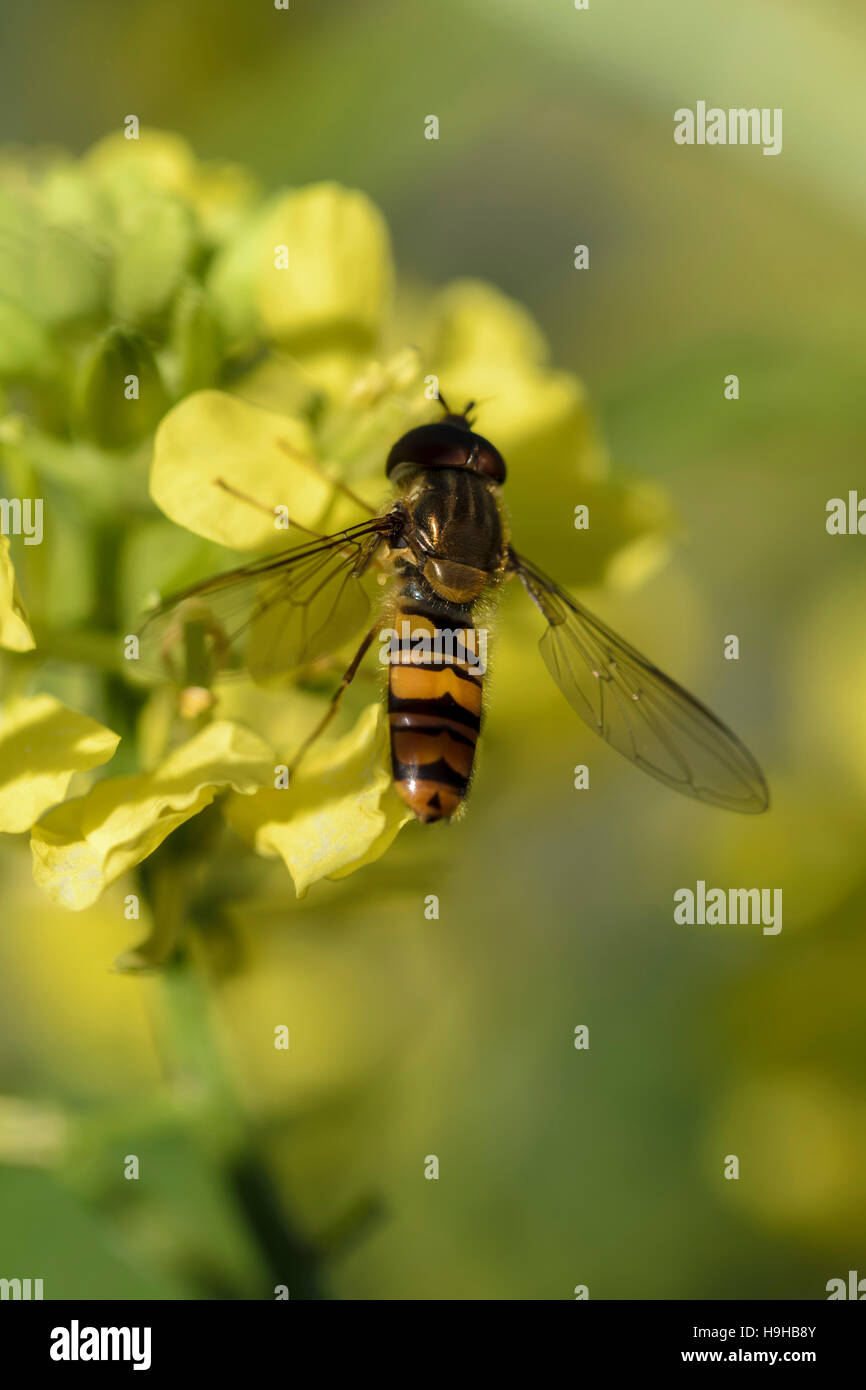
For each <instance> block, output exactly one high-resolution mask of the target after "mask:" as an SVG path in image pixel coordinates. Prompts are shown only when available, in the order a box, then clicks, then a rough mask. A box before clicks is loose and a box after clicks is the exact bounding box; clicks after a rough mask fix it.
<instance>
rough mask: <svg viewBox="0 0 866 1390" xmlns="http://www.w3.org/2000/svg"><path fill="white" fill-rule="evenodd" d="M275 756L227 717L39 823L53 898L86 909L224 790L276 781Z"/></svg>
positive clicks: (38, 871) (40, 853)
mask: <svg viewBox="0 0 866 1390" xmlns="http://www.w3.org/2000/svg"><path fill="white" fill-rule="evenodd" d="M273 768H274V756H273V753H272V751H271V749H270V748H269V747H268V745H267V744H266V743H264V742H263V741H262V740H261V739H260V738H259V737H258V736H257V735H256V734H254V733H251V732H250V731H249V730H248V729H244V728H242V727H241V726H240V725H239V724H232V723H229V722H228V721H220V722H218V723H215V724H211V725H209V726H208V727H207V728H206V729H203V730H202V732H201V733H200V734H197V735H196V737H195V738H192V739H190V741H189V742H188V743H186V744H184V745H183V746H182V747H181V748H177V749H175V750H174V751H173V752H172V753H170V754H169V756H168V757H167V758H166V759H165V761H164V762H163V763H162V764H161V765H160V766H159V767H158V768H157V769H156V771H155V772H152V773H140V774H137V775H135V776H131V777H117V778H112V779H109V780H106V781H104V782H99V783H97V785H96V786H95V787H93V788H92V789H91V790H90V791H89V792H88V793H87V795H86V796H81V797H77V798H75V799H74V800H72V801H67V802H65V803H64V804H63V805H62V806H58V807H57V808H56V809H55V810H54V811H51V812H49V813H48V815H47V816H44V817H43V819H42V820H41V821H40V822H39V824H38V825H36V826H34V828H33V835H32V841H31V843H32V849H33V876H34V878H35V879H36V882H37V883H38V884H39V886H40V887H41V888H43V889H44V890H45V892H46V893H47V894H48V896H49V898H51V899H52V901H54V902H56V903H59V904H60V905H61V906H62V907H68V908H72V909H73V910H74V911H78V910H80V909H81V908H84V907H89V906H90V904H91V903H93V902H95V901H96V899H97V898H98V897H99V895H100V893H101V892H102V890H103V888H105V887H106V885H107V884H109V883H113V882H114V880H115V879H116V878H119V877H120V875H121V874H122V873H125V872H126V871H127V870H128V869H131V868H133V867H134V866H135V865H136V864H140V863H141V861H142V859H146V858H147V856H148V855H149V854H152V853H153V851H154V850H155V849H157V848H158V847H159V845H161V844H162V842H163V840H164V839H165V838H166V836H168V835H169V834H170V833H171V832H172V831H173V830H175V829H176V828H177V827H178V826H179V825H182V824H183V822H184V821H187V820H189V819H190V818H191V817H192V816H194V815H196V814H197V813H198V812H199V811H201V810H203V809H204V807H205V806H208V805H209V804H210V803H211V802H212V801H213V799H214V797H215V796H216V794H217V792H219V791H221V790H222V789H223V788H226V787H231V788H232V789H233V790H234V791H235V792H238V793H240V794H242V795H246V796H248V795H250V793H252V792H254V791H256V790H257V789H258V788H259V787H260V786H261V785H262V783H263V782H266V781H267V782H272V779H273Z"/></svg>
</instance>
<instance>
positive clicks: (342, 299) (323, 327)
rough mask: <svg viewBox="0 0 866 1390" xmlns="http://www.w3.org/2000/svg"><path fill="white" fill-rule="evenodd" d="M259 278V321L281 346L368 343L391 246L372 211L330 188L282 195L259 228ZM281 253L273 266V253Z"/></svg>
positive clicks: (387, 284)
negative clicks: (284, 262)
mask: <svg viewBox="0 0 866 1390" xmlns="http://www.w3.org/2000/svg"><path fill="white" fill-rule="evenodd" d="M264 237H265V245H266V247H267V251H268V253H269V254H268V257H267V259H264V258H263V261H262V265H263V270H262V273H261V278H260V281H259V305H260V311H261V316H262V320H263V322H264V323H265V325H266V326H267V328H268V329H269V330H270V331H271V333H273V335H274V336H275V337H276V338H278V339H279V340H280V341H281V342H293V343H295V344H296V345H300V346H303V341H304V340H305V339H307V340H314V341H313V342H312V346H314V347H327V346H328V339H329V337H330V338H331V340H332V343H333V345H334V346H336V345H337V342H338V341H339V340H342V341H344V342H349V343H352V342H354V341H360V342H364V341H366V342H369V341H370V340H371V339H372V338H374V337H375V336H376V335H377V334H378V331H379V326H380V324H381V321H382V317H383V314H384V312H385V310H386V308H387V307H388V304H389V301H390V296H391V280H392V268H391V248H390V244H389V240H388V230H387V227H386V225H385V222H384V219H383V218H382V215H381V213H380V212H379V210H378V208H377V207H375V206H374V204H373V203H371V202H370V200H369V198H367V197H366V196H365V195H364V194H363V193H358V192H355V191H353V190H351V189H347V188H341V187H340V186H339V184H335V183H320V184H313V185H312V186H311V187H309V188H303V189H300V190H299V191H298V192H296V193H288V194H286V195H285V197H283V198H281V199H280V201H279V202H278V203H277V204H276V206H275V207H274V209H273V211H272V213H271V216H270V218H269V219H268V221H267V223H266V226H265V230H264ZM281 246H284V247H285V248H286V250H287V252H288V267H287V268H280V266H279V263H278V257H277V251H276V248H278V247H281Z"/></svg>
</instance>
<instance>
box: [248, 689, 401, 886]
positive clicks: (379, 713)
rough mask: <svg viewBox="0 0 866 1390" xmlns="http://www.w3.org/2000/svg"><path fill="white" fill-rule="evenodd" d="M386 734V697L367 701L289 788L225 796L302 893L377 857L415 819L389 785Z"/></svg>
mask: <svg viewBox="0 0 866 1390" xmlns="http://www.w3.org/2000/svg"><path fill="white" fill-rule="evenodd" d="M387 735H388V726H387V722H386V718H385V713H384V710H383V707H382V705H381V704H378V703H377V704H375V705H369V706H368V707H367V709H365V710H364V712H363V713H362V715H361V716H360V718H359V719H358V722H357V724H356V725H355V727H354V729H353V730H352V731H351V733H348V734H347V735H346V736H345V738H342V739H339V740H338V741H337V742H336V743H332V744H330V745H325V746H324V747H322V748H320V749H314V750H312V751H311V752H310V753H309V755H308V756H307V758H306V759H305V760H304V762H302V763H301V766H300V768H299V769H298V771H297V773H296V775H295V777H294V778H293V780H292V783H291V785H290V786H289V787H288V788H287V789H286V790H284V791H278V790H273V789H270V788H269V789H267V790H265V791H260V792H258V793H257V794H256V795H255V796H253V797H249V798H247V799H245V800H241V799H240V798H237V797H229V798H228V800H227V802H226V817H227V819H228V821H229V824H230V825H231V826H233V828H234V829H235V830H236V831H237V833H238V834H239V835H241V836H242V837H243V838H244V839H245V840H247V841H248V842H249V843H251V844H253V845H254V846H255V848H256V849H257V850H258V852H259V854H263V855H266V856H268V857H276V856H279V857H281V858H282V859H283V860H284V861H285V864H286V867H287V868H288V870H289V873H290V874H291V875H292V878H293V880H294V883H295V891H296V893H297V895H298V897H299V898H301V897H303V896H304V894H305V893H306V891H307V889H308V888H309V887H310V885H311V884H312V883H316V882H318V880H319V879H320V878H345V877H346V875H347V874H350V873H353V872H354V870H355V869H360V868H361V867H362V866H363V865H364V864H370V863H372V862H373V860H374V859H378V858H380V856H381V855H383V854H384V853H385V851H386V849H387V848H388V847H389V845H390V844H391V843H392V841H393V840H394V839H395V837H396V835H397V832H398V831H399V830H400V828H401V826H403V825H405V824H406V822H407V821H408V820H411V819H412V813H411V811H409V810H408V808H407V807H406V805H405V804H404V803H403V802H402V801H401V800H400V798H399V797H398V795H397V793H396V792H395V791H394V788H393V785H392V778H391V767H390V761H389V753H388V737H387Z"/></svg>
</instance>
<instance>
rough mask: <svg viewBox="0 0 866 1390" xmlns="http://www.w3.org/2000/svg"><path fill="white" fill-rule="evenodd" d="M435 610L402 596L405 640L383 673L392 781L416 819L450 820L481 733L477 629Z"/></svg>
mask: <svg viewBox="0 0 866 1390" xmlns="http://www.w3.org/2000/svg"><path fill="white" fill-rule="evenodd" d="M437 607H438V605H436V604H431V603H429V602H427V603H426V604H425V605H424V607H423V609H422V608H421V607H420V605H419V604H418V603H417V602H413V601H412V600H411V599H410V598H409V597H408V596H407V595H405V594H404V595H401V597H400V598H399V599H398V601H397V611H396V613H395V615H394V619H393V622H394V630H395V632H396V633H397V634H398V636H399V637H400V638H401V639H403V640H401V641H400V643H399V649H398V650H396V651H393V650H392V655H391V658H390V668H389V672H388V719H389V723H390V726H391V760H392V764H393V770H394V784H395V786H396V788H397V791H398V792H399V794H400V796H402V798H403V800H404V801H405V802H406V804H407V805H408V806H409V807H411V809H412V810H413V811H414V812H415V815H416V816H417V817H418V819H419V820H422V821H435V820H449V819H450V818H451V816H453V815H454V813H455V811H456V810H457V809H458V807H459V806H460V803H461V802H462V800H463V798H464V796H465V795H466V790H467V788H468V786H469V779H470V777H471V775H472V763H473V760H474V757H475V744H476V741H477V739H478V732H479V730H480V728H481V693H482V682H483V675H482V674H479V660H478V656H479V652H478V634H477V630H476V629H474V628H472V627H468V626H466V625H465V624H466V618H465V617H464V618H463V620H462V622H463V625H462V626H461V625H459V624H458V623H455V621H454V618H453V616H449V615H448V610H447V608H446V607H445V606H443V609H442V612H441V613H438V612H436V608H437ZM410 632H411V634H412V636H411V638H409V633H410ZM424 633H426V634H428V642H427V643H426V644H425V643H424V641H423V634H424ZM437 633H438V634H439V637H438V640H437V637H436V634H437ZM449 634H450V637H449ZM407 638H409V640H408V641H407V640H406V639H407ZM449 648H450V650H449ZM480 669H481V671H482V672H483V669H484V666H483V662H482V663H481V664H480Z"/></svg>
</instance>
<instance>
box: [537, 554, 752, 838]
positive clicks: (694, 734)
mask: <svg viewBox="0 0 866 1390" xmlns="http://www.w3.org/2000/svg"><path fill="white" fill-rule="evenodd" d="M511 563H512V567H513V569H514V570H515V571H516V573H517V574H519V576H520V578H521V580H522V581H523V584H524V586H525V588H526V591H527V593H528V594H529V596H530V598H531V599H532V600H533V602H534V603H535V604H536V605H537V606H538V607H539V608H540V609H541V612H542V613H543V614H544V616H545V618H546V619H547V621H548V624H549V626H548V628H547V630H546V632H545V633H544V635H543V637H542V638H541V641H540V643H539V648H540V651H541V655H542V656H543V658H544V661H545V663H546V665H547V669H548V670H549V671H550V674H551V675H552V676H553V679H554V680H555V681H556V684H557V685H558V686H559V688H560V690H561V691H562V693H563V695H564V696H565V698H566V699H567V700H568V702H569V704H570V705H571V706H572V708H573V709H575V710H576V711H577V713H578V714H579V715H580V717H581V719H583V720H585V721H586V723H587V724H588V725H589V727H590V728H591V729H593V730H594V731H595V732H596V733H597V734H600V735H601V737H602V738H603V739H605V740H606V741H607V742H608V743H609V744H610V745H611V747H612V748H615V749H616V750H617V752H618V753H622V754H623V756H624V757H626V758H628V759H629V761H630V762H633V763H634V764H635V765H636V766H637V767H640V768H642V769H643V771H644V772H648V773H649V774H650V776H651V777H657V778H658V779H659V781H660V782H664V783H665V784H666V786H668V787H672V788H673V789H674V790H675V791H679V792H683V793H684V794H685V795H686V796H693V797H696V798H697V800H698V801H706V802H709V803H710V804H711V805H713V806H722V807H725V808H726V809H727V810H730V811H743V812H746V813H750V814H753V815H754V814H757V813H759V812H761V811H765V810H766V809H767V807H768V805H769V803H770V797H769V792H768V790H767V784H766V782H765V781H764V775H763V773H762V772H761V769H760V768H759V767H758V764H757V763H756V762H755V759H754V758H753V757H752V755H751V753H750V752H749V750H748V749H747V748H745V747H744V745H743V744H742V743H741V742H740V740H739V739H738V738H737V736H736V734H734V733H732V732H731V730H730V729H728V728H726V727H725V725H724V724H722V722H721V721H720V720H719V719H717V718H716V716H715V715H714V714H712V713H711V712H710V711H709V710H708V709H707V708H706V707H705V706H704V705H702V704H700V702H699V701H698V700H696V699H695V698H694V697H693V696H692V695H689V693H688V691H686V690H683V688H682V686H680V685H677V683H676V681H672V680H671V679H670V677H668V676H666V675H665V674H664V672H662V671H660V670H659V669H658V667H657V666H654V665H653V664H652V662H650V661H647V659H646V657H643V656H641V654H640V652H637V651H635V649H634V647H632V646H630V645H629V644H628V642H624V641H623V640H622V638H621V637H617V636H616V634H615V633H614V632H611V630H610V628H608V627H606V626H605V624H604V623H602V622H600V621H599V619H598V618H595V617H593V615H592V614H591V613H589V612H588V611H587V610H586V609H585V608H584V607H583V606H582V605H581V604H579V603H578V602H577V601H576V600H575V599H573V598H571V597H570V596H569V595H568V594H567V593H566V592H565V590H564V589H561V588H560V587H559V585H557V584H554V582H553V581H552V580H551V579H548V578H547V576H546V575H544V574H542V572H541V571H540V570H538V569H536V567H535V566H534V565H532V564H530V563H529V561H527V560H524V559H523V558H522V557H521V556H519V555H517V554H515V553H514V552H512V553H511Z"/></svg>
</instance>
